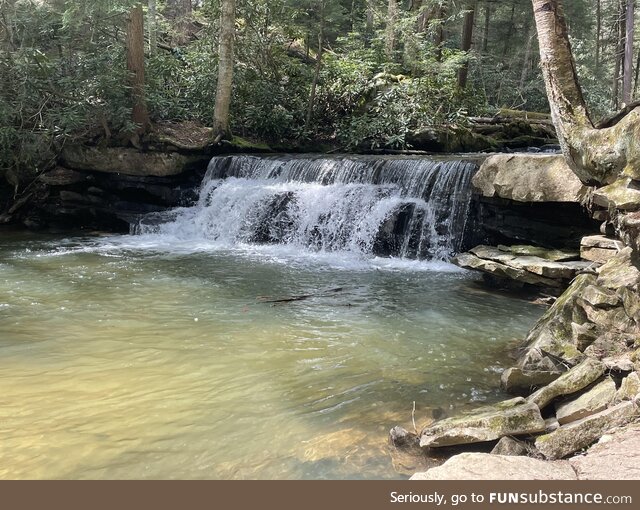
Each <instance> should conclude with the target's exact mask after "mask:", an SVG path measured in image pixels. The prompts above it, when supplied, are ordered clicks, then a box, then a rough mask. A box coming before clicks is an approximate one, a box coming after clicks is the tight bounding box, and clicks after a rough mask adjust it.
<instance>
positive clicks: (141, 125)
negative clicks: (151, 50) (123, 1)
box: [126, 4, 150, 143]
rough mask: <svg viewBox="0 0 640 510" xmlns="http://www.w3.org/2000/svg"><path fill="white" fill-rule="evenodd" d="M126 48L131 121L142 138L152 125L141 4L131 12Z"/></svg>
mask: <svg viewBox="0 0 640 510" xmlns="http://www.w3.org/2000/svg"><path fill="white" fill-rule="evenodd" d="M126 48H127V69H128V71H129V74H130V79H131V96H132V98H133V112H132V116H131V120H132V121H133V122H134V124H136V125H137V128H136V130H135V134H136V135H137V136H140V135H143V134H144V133H145V132H146V130H147V128H148V127H149V124H150V120H149V112H148V111H147V103H146V101H145V97H144V16H143V13H142V6H141V5H140V4H135V5H134V6H133V7H132V8H131V10H130V11H129V16H128V18H127V38H126ZM134 143H135V142H134Z"/></svg>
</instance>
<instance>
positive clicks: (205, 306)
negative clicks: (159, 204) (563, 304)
mask: <svg viewBox="0 0 640 510" xmlns="http://www.w3.org/2000/svg"><path fill="white" fill-rule="evenodd" d="M474 278H475V276H474V275H471V274H469V273H466V272H461V271H458V270H456V269H455V268H453V267H452V266H449V265H448V264H445V263H440V262H418V261H406V260H390V259H377V258H370V257H369V258H366V259H363V258H362V257H360V256H359V255H358V254H355V255H353V254H352V256H351V255H348V254H346V255H345V254H341V255H335V254H334V255H329V254H326V253H323V252H308V253H300V252H299V250H297V249H296V248H288V247H286V246H272V247H264V246H247V245H238V246H236V247H235V248H233V247H232V248H228V247H227V248H224V247H220V246H219V245H215V244H212V243H211V242H210V241H209V240H206V239H202V240H201V241H200V242H195V241H194V240H193V239H191V240H189V241H188V242H187V241H184V242H181V241H180V240H179V239H178V238H175V237H174V238H171V239H167V238H163V237H161V236H153V235H147V236H138V237H133V236H122V237H108V238H77V239H60V238H46V237H42V236H31V235H13V236H10V235H7V234H6V233H0V359H1V360H2V361H1V362H0V388H1V391H0V437H1V438H2V441H1V442H0V477H2V478H393V477H398V476H400V475H398V473H396V472H395V471H394V469H393V467H392V463H391V460H390V457H389V452H388V451H387V447H386V438H387V433H388V430H389V429H390V428H391V427H392V426H394V425H396V424H403V425H404V426H406V427H407V428H410V423H411V406H412V401H414V400H415V401H416V407H417V410H416V418H417V421H418V425H420V422H421V420H422V418H423V417H425V416H428V415H430V414H431V410H432V409H434V408H441V409H442V410H444V411H445V412H450V411H451V410H453V409H458V408H460V407H466V406H474V405H478V404H479V403H480V402H483V401H491V400H495V399H497V398H500V397H501V396H502V395H500V392H499V390H498V388H497V386H498V380H499V372H500V371H501V370H502V369H503V368H504V366H505V365H506V364H507V363H508V362H509V361H508V359H507V346H508V345H509V343H510V342H511V341H513V340H515V339H519V338H522V336H523V335H524V333H525V331H526V330H527V329H528V328H529V327H530V326H531V325H532V323H533V322H534V320H535V318H536V317H537V316H539V315H540V314H541V310H540V309H539V308H538V307H534V306H532V305H530V304H528V303H525V302H521V301H517V300H513V299H509V298H507V297H504V296H499V295H493V294H486V293H483V292H481V291H479V290H478V289H477V288H476V287H475V286H474V284H473V280H474ZM336 287H342V288H343V289H344V290H343V291H340V292H332V293H328V294H326V295H324V296H320V297H313V298H310V299H306V300H302V301H297V302H291V303H286V304H279V305H273V304H270V303H266V302H262V301H261V300H260V299H257V298H258V297H259V296H273V297H280V296H290V295H295V294H310V293H317V292H320V291H324V290H327V289H333V288H336Z"/></svg>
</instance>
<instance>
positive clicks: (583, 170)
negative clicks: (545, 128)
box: [532, 0, 640, 184]
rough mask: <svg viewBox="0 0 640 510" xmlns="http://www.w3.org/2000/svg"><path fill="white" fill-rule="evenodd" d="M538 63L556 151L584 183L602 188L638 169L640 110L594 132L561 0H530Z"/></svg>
mask: <svg viewBox="0 0 640 510" xmlns="http://www.w3.org/2000/svg"><path fill="white" fill-rule="evenodd" d="M532 2H533V9H534V15H535V20H536V27H537V31H538V40H539V42H540V64H541V67H542V72H543V75H544V81H545V85H546V89H547V96H548V98H549V106H550V107H551V115H552V118H553V122H554V125H555V126H556V131H557V133H558V139H559V141H560V145H561V147H562V152H563V154H564V156H565V158H566V160H567V162H568V163H569V165H570V167H571V168H572V170H573V171H574V172H575V173H576V175H577V176H578V177H579V178H580V179H581V180H582V181H583V182H584V183H586V184H608V183H611V182H613V181H615V180H616V179H617V178H619V177H620V175H621V174H622V173H623V172H624V173H625V174H626V175H629V176H633V175H636V174H637V173H638V171H639V170H638V169H640V146H639V145H638V142H637V140H638V139H640V110H639V109H637V108H636V109H633V110H631V111H630V112H629V113H627V114H626V115H625V116H623V117H621V120H619V122H617V123H616V124H614V125H613V126H611V127H607V128H604V129H595V128H594V126H593V123H592V122H591V119H590V117H589V112H588V111H587V106H586V104H585V101H584V97H583V95H582V91H581V89H580V85H579V83H578V76H577V73H576V66H575V62H574V60H573V54H572V52H571V45H570V42H569V35H568V32H567V24H566V20H565V17H564V13H563V11H562V1H561V0H532Z"/></svg>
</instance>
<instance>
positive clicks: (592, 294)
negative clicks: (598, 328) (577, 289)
mask: <svg viewBox="0 0 640 510" xmlns="http://www.w3.org/2000/svg"><path fill="white" fill-rule="evenodd" d="M580 300H582V301H584V302H586V303H589V304H590V305H591V306H594V307H596V308H610V307H614V306H617V305H618V303H620V298H619V297H618V296H617V295H616V293H615V292H613V291H612V290H609V289H606V288H602V287H598V286H596V285H589V286H588V287H587V288H586V289H584V290H583V291H582V294H581V295H580V297H579V298H578V303H579V302H580Z"/></svg>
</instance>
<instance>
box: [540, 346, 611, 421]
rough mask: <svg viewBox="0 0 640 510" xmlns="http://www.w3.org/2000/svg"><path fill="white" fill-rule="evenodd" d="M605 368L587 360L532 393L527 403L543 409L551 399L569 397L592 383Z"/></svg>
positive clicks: (593, 360) (592, 360)
mask: <svg viewBox="0 0 640 510" xmlns="http://www.w3.org/2000/svg"><path fill="white" fill-rule="evenodd" d="M605 370H606V367H605V365H604V363H602V362H600V361H598V360H595V359H592V358H587V359H585V360H584V361H583V362H582V363H580V364H578V365H576V366H575V367H573V368H572V369H571V370H568V371H567V372H565V373H564V374H562V375H561V376H560V377H558V378H557V379H556V380H555V381H553V382H551V383H549V384H548V385H547V386H544V387H543V388H540V389H539V390H538V391H536V392H535V393H532V394H531V395H530V396H529V397H528V398H527V401H529V402H532V403H534V404H536V405H537V406H538V407H539V408H540V409H543V408H545V407H546V406H547V405H548V404H549V403H550V402H551V401H552V400H553V399H555V398H557V397H562V396H564V395H571V394H573V393H576V392H577V391H580V390H582V389H584V388H586V387H587V386H589V385H590V384H592V383H594V382H595V381H596V380H598V379H599V378H600V377H602V374H604V372H605Z"/></svg>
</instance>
